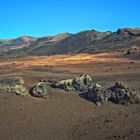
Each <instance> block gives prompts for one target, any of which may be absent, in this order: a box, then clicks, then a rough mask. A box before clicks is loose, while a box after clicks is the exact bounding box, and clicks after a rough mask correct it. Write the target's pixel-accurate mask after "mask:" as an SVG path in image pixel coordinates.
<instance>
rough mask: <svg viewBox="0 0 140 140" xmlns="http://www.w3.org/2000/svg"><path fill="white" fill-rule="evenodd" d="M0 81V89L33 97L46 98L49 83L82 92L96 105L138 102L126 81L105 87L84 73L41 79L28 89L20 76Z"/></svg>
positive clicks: (53, 86) (139, 99)
mask: <svg viewBox="0 0 140 140" xmlns="http://www.w3.org/2000/svg"><path fill="white" fill-rule="evenodd" d="M0 83H1V84H0V91H1V90H2V89H3V90H5V91H9V92H11V93H13V94H16V95H19V96H27V95H32V96H34V97H40V98H48V97H49V93H48V84H49V86H51V87H52V88H60V89H63V90H66V91H75V92H80V93H81V92H82V93H84V95H85V96H84V97H85V98H86V99H88V100H90V101H93V102H94V103H95V104H97V105H101V103H104V102H106V101H112V102H114V103H117V104H123V105H127V104H137V103H138V104H140V95H139V94H138V93H137V92H136V91H135V89H134V88H132V87H130V86H129V85H127V84H126V83H123V82H121V81H118V82H116V83H115V84H114V85H113V86H112V87H110V88H106V89H105V88H103V87H102V86H100V85H99V84H97V83H95V82H94V81H93V79H92V78H91V77H90V76H89V75H85V74H82V75H80V76H79V77H75V78H74V79H67V80H61V81H49V83H47V82H46V81H43V80H41V81H40V82H38V83H36V84H35V85H34V86H33V87H32V88H30V90H28V89H27V87H26V86H25V84H24V80H23V79H22V78H19V79H5V80H4V81H1V80H0Z"/></svg>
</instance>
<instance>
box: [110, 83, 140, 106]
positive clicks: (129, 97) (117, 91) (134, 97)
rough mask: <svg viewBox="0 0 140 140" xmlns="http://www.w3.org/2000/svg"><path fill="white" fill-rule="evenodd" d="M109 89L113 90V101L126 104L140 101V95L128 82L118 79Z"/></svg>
mask: <svg viewBox="0 0 140 140" xmlns="http://www.w3.org/2000/svg"><path fill="white" fill-rule="evenodd" d="M109 90H110V91H111V98H110V100H111V101H112V102H115V103H118V104H124V105H126V104H129V103H131V104H136V103H140V95H139V94H138V93H137V92H136V91H135V89H134V88H132V87H130V86H129V85H127V84H126V83H123V82H121V81H118V82H116V83H115V85H114V86H112V87H110V88H109Z"/></svg>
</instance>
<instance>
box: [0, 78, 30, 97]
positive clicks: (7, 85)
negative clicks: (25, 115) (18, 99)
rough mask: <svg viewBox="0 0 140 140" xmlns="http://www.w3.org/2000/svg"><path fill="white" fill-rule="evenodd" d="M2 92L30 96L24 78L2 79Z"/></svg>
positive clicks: (0, 84)
mask: <svg viewBox="0 0 140 140" xmlns="http://www.w3.org/2000/svg"><path fill="white" fill-rule="evenodd" d="M0 90H1V91H3V93H4V92H9V93H13V94H16V95H20V96H27V95H29V91H28V89H27V88H26V87H25V86H24V80H23V79H22V77H6V78H1V79H0Z"/></svg>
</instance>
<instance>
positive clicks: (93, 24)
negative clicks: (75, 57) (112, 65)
mask: <svg viewBox="0 0 140 140" xmlns="http://www.w3.org/2000/svg"><path fill="white" fill-rule="evenodd" d="M124 27H140V0H0V38H16V37H19V36H25V35H28V36H46V35H55V34H58V33H64V32H69V33H77V32H80V31H83V30H92V29H95V30H98V31H109V30H111V31H115V30H117V29H118V28H124Z"/></svg>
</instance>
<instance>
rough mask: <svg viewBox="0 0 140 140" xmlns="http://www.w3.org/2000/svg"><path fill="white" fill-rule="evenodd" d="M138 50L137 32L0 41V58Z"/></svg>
mask: <svg viewBox="0 0 140 140" xmlns="http://www.w3.org/2000/svg"><path fill="white" fill-rule="evenodd" d="M132 45H136V46H138V47H140V28H124V29H118V30H117V31H116V32H110V31H107V32H98V31H96V30H87V31H83V32H79V33H76V34H70V33H62V34H58V35H55V36H44V37H39V38H37V37H30V36H23V37H19V38H16V39H0V56H1V57H18V56H26V55H56V54H73V53H92V52H98V51H110V50H116V49H123V48H129V47H131V46H132Z"/></svg>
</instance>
